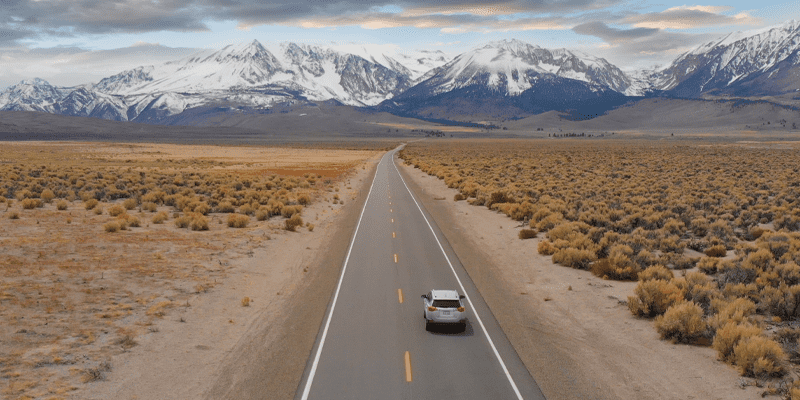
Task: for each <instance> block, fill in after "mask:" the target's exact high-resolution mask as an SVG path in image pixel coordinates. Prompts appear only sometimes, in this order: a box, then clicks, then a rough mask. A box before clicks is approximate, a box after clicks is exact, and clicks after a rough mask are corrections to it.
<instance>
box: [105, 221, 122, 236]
mask: <svg viewBox="0 0 800 400" xmlns="http://www.w3.org/2000/svg"><path fill="white" fill-rule="evenodd" d="M121 228H122V227H121V226H120V224H119V222H117V221H111V222H106V224H105V225H103V229H105V230H106V232H111V233H113V232H117V231H119V230H120V229H121Z"/></svg>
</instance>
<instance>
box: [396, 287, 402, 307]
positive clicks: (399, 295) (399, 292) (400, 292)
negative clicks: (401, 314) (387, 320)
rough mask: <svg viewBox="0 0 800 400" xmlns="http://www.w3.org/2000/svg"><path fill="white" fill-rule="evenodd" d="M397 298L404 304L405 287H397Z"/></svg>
mask: <svg viewBox="0 0 800 400" xmlns="http://www.w3.org/2000/svg"><path fill="white" fill-rule="evenodd" d="M397 299H398V300H400V304H403V289H397Z"/></svg>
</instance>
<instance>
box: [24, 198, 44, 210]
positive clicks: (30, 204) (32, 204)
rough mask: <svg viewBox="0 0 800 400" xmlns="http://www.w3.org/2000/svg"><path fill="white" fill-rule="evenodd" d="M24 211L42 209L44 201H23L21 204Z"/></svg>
mask: <svg viewBox="0 0 800 400" xmlns="http://www.w3.org/2000/svg"><path fill="white" fill-rule="evenodd" d="M20 203H21V204H22V209H23V210H33V209H34V208H39V207H42V201H41V200H39V199H23V200H22V201H21V202H20Z"/></svg>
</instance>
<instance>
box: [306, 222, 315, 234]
mask: <svg viewBox="0 0 800 400" xmlns="http://www.w3.org/2000/svg"><path fill="white" fill-rule="evenodd" d="M306 228H307V229H308V231H309V232H314V224H312V223H310V222H308V223H306Z"/></svg>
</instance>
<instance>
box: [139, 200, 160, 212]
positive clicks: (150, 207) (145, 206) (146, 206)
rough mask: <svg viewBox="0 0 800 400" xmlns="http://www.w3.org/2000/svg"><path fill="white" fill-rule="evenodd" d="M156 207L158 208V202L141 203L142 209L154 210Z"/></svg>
mask: <svg viewBox="0 0 800 400" xmlns="http://www.w3.org/2000/svg"><path fill="white" fill-rule="evenodd" d="M157 209H158V204H156V203H153V202H152V201H148V202H145V203H142V210H143V211H149V212H156V210H157Z"/></svg>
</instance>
